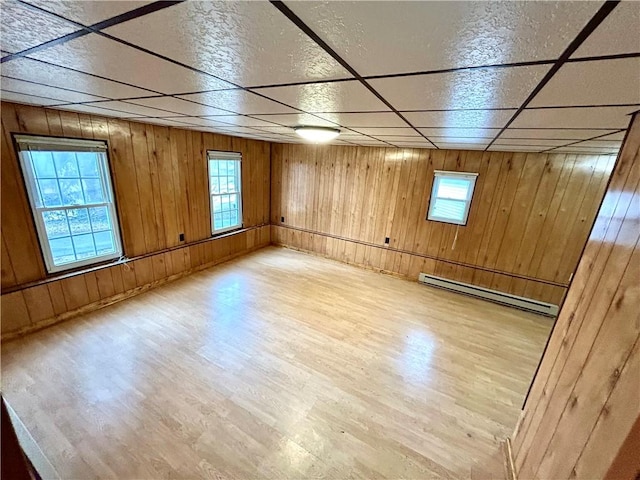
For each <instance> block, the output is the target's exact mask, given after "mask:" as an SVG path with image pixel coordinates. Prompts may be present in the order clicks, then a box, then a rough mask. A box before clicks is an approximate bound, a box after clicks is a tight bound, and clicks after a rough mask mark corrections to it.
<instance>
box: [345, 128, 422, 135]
mask: <svg viewBox="0 0 640 480" xmlns="http://www.w3.org/2000/svg"><path fill="white" fill-rule="evenodd" d="M355 130H357V131H358V133H364V134H365V135H372V136H374V137H377V136H410V135H412V134H415V133H416V131H415V130H414V129H413V128H411V127H399V128H380V127H358V128H356V129H355Z"/></svg>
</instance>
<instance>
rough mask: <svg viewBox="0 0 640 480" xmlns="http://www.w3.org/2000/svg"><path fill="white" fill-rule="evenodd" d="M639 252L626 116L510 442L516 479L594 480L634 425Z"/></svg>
mask: <svg viewBox="0 0 640 480" xmlns="http://www.w3.org/2000/svg"><path fill="white" fill-rule="evenodd" d="M609 162H610V160H609V159H602V158H599V159H596V160H595V162H594V163H589V167H588V168H589V169H591V170H592V175H595V173H596V172H597V171H598V170H601V169H603V168H605V167H604V166H603V165H608V164H609ZM579 164H580V162H579V161H578V162H576V165H579ZM574 171H575V168H574ZM589 184H591V185H594V184H595V185H597V186H598V188H604V187H603V186H602V183H601V181H600V180H598V179H596V180H594V179H593V178H591V179H590V181H589ZM585 202H591V199H590V198H585V201H584V202H583V205H582V207H584V203H585ZM581 210H582V209H581V208H572V212H573V213H574V214H575V212H581V213H580V214H578V215H577V216H576V218H575V219H574V222H573V224H569V225H570V227H571V228H573V229H574V230H575V227H576V225H579V228H582V226H581V225H580V224H581V223H583V222H582V218H583V217H582V216H583V215H584V211H583V210H582V211H581ZM639 242H640V119H639V118H638V116H637V115H636V118H635V120H634V122H633V124H632V126H631V129H630V131H629V133H628V136H627V139H626V141H625V143H624V145H623V148H622V151H621V154H620V158H619V160H618V162H617V164H616V166H615V169H614V171H613V174H612V177H611V183H610V184H609V187H608V189H607V192H606V194H605V197H604V200H603V203H602V206H601V207H600V209H599V212H598V216H597V219H596V222H595V224H594V227H593V229H592V230H591V233H590V236H589V240H588V242H587V246H586V248H585V250H584V254H583V256H582V258H581V260H580V265H579V266H578V269H577V271H576V275H575V279H574V281H573V283H572V285H571V288H570V289H569V291H568V294H567V300H566V302H565V304H564V306H563V308H562V311H561V312H560V315H559V317H558V320H557V324H556V326H555V329H554V332H553V334H552V337H551V339H550V342H549V345H548V348H547V351H546V353H545V355H544V358H543V360H542V363H541V365H540V370H539V372H538V374H537V376H536V378H535V380H534V383H533V386H532V389H531V393H530V395H529V398H528V400H527V403H526V405H525V408H524V411H523V415H522V418H521V421H520V422H519V424H518V427H517V428H516V432H515V433H514V439H513V451H514V455H515V463H516V468H517V470H518V472H519V476H520V477H521V478H558V479H560V478H604V477H605V475H606V472H607V471H608V470H609V468H610V467H611V465H612V463H613V461H614V459H615V457H616V454H617V452H618V450H619V449H620V448H621V447H622V446H623V442H624V441H625V439H626V438H627V435H628V433H629V432H630V431H631V429H632V427H633V425H634V422H636V419H637V418H638V416H639V415H640V403H639V402H638V399H639V398H640V384H639V383H638V378H640V360H639V358H638V346H639V340H640V313H639V309H638V305H640V268H639V265H640V246H639Z"/></svg>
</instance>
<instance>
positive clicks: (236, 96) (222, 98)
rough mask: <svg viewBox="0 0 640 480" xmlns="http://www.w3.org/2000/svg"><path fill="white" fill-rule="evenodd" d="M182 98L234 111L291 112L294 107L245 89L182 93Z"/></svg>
mask: <svg viewBox="0 0 640 480" xmlns="http://www.w3.org/2000/svg"><path fill="white" fill-rule="evenodd" d="M179 97H180V98H183V99H185V100H192V101H194V102H198V103H202V104H204V105H210V106H212V107H216V108H221V109H224V110H229V111H230V112H234V113H243V114H252V115H261V114H268V113H290V112H295V110H294V109H292V108H290V107H286V106H284V105H281V104H279V103H276V102H272V101H271V100H267V99H266V98H263V97H260V96H259V95H255V94H253V93H250V92H246V91H244V90H240V89H235V90H222V91H217V92H204V93H193V94H190V95H180V96H179Z"/></svg>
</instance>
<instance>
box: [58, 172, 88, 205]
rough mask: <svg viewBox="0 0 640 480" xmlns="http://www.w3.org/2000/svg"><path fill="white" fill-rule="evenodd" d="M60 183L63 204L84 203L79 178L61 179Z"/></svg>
mask: <svg viewBox="0 0 640 480" xmlns="http://www.w3.org/2000/svg"><path fill="white" fill-rule="evenodd" d="M59 185H60V193H61V195H62V204H63V205H67V206H71V205H82V204H83V203H84V197H83V195H82V186H81V185H80V179H79V178H70V179H60V180H59Z"/></svg>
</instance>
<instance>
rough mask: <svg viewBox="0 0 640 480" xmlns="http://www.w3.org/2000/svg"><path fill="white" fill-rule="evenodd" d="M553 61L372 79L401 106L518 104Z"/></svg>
mask: <svg viewBox="0 0 640 480" xmlns="http://www.w3.org/2000/svg"><path fill="white" fill-rule="evenodd" d="M548 70H549V65H537V66H529V67H511V68H483V69H477V70H463V71H458V72H450V73H436V74H429V75H414V76H410V77H392V78H381V79H377V80H369V83H370V84H371V85H372V86H373V87H374V88H375V89H376V90H377V91H378V92H379V93H380V94H381V95H382V96H383V97H384V98H385V99H386V100H387V101H389V102H390V103H391V105H393V106H394V107H395V108H396V109H398V110H401V111H402V110H431V109H446V110H452V109H458V108H518V107H519V106H520V105H521V104H522V103H523V102H524V101H525V100H526V98H527V97H528V96H529V94H530V93H531V92H532V91H533V89H534V88H535V87H536V85H537V84H538V83H539V82H540V80H541V79H542V77H544V75H545V74H546V73H547V71H548Z"/></svg>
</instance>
